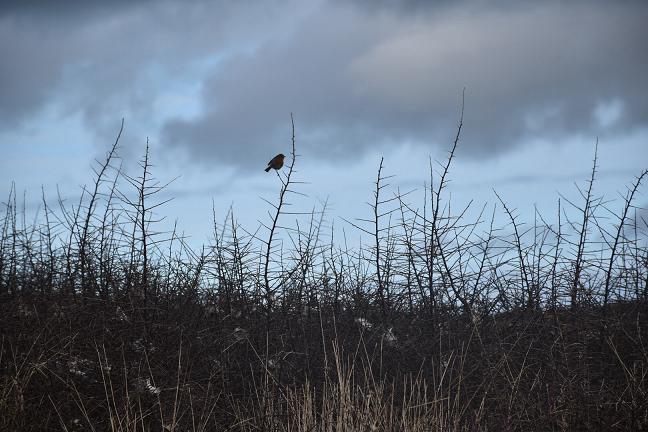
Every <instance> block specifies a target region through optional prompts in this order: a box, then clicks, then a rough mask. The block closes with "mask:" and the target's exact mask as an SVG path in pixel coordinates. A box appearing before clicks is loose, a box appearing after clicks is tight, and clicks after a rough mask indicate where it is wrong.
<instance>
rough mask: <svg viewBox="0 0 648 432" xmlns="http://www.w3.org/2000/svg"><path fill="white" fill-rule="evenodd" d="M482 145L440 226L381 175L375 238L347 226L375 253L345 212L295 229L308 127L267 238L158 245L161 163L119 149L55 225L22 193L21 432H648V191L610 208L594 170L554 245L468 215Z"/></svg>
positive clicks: (10, 344)
mask: <svg viewBox="0 0 648 432" xmlns="http://www.w3.org/2000/svg"><path fill="white" fill-rule="evenodd" d="M460 131H461V124H460V126H459V128H458V131H457V135H456V139H455V141H454V145H453V148H452V150H451V152H450V153H449V157H448V159H447V161H445V162H444V163H442V164H439V165H438V167H439V168H438V169H437V165H435V164H432V163H431V165H430V183H429V184H426V185H425V186H424V189H425V198H424V200H423V202H419V203H412V202H410V197H411V195H409V194H407V193H400V191H399V190H398V189H397V188H394V187H392V186H390V185H389V184H388V183H387V182H388V181H389V178H388V177H386V176H385V175H384V170H385V167H384V166H383V162H382V161H381V163H380V167H379V169H378V173H377V177H376V181H375V188H374V190H373V196H372V197H371V200H370V203H371V204H370V207H371V208H370V212H369V214H368V217H367V219H366V220H352V221H346V222H344V223H345V224H348V225H347V226H349V225H351V226H353V229H357V230H360V231H361V232H363V233H364V234H363V238H365V239H370V243H369V244H365V246H363V247H360V248H352V247H349V246H347V245H346V242H345V241H344V239H338V238H336V232H338V231H336V230H335V229H334V228H333V226H332V224H331V223H330V222H329V221H327V213H326V209H325V206H324V208H321V209H314V210H312V211H310V212H305V213H303V212H299V211H298V210H297V209H294V208H292V207H290V206H289V204H290V199H291V196H293V195H294V194H295V193H299V191H298V186H299V183H298V182H296V181H295V173H296V170H295V166H296V163H297V162H298V158H297V154H296V151H295V136H294V126H293V138H292V152H291V155H290V157H287V158H286V160H287V166H286V167H285V168H284V171H283V172H278V173H277V174H276V175H278V176H279V179H280V180H281V190H280V194H279V197H278V199H277V201H275V202H268V203H267V205H268V206H271V213H270V216H269V218H268V220H269V221H268V224H267V225H262V226H260V227H259V228H258V229H257V230H256V231H247V230H245V229H244V228H243V227H241V226H239V225H238V223H237V221H236V218H235V217H234V215H233V213H232V212H230V213H229V214H228V215H226V217H225V218H224V219H223V220H222V222H219V221H218V220H217V217H216V216H215V217H214V232H213V241H212V243H211V244H209V245H206V246H205V247H203V248H202V249H201V250H195V248H191V247H189V245H188V244H187V243H186V241H185V239H184V238H182V236H180V235H178V233H177V232H175V231H172V232H161V231H160V228H159V227H160V224H159V223H158V222H159V220H160V216H159V214H160V213H161V212H162V211H163V210H162V209H161V206H162V205H163V204H164V201H163V200H161V199H159V198H158V197H159V196H160V194H159V192H160V191H161V190H162V189H163V188H164V186H165V184H164V183H160V182H158V181H157V180H156V179H155V178H154V173H153V172H152V170H151V162H150V155H149V150H148V146H147V149H146V152H145V155H144V157H143V158H142V160H141V162H140V168H141V169H140V172H139V173H136V174H127V173H125V172H122V169H121V165H120V164H119V158H118V142H119V137H118V138H117V140H116V142H115V144H114V145H113V147H112V148H111V149H110V151H109V152H108V153H107V156H106V158H105V160H103V161H99V162H97V165H96V170H95V173H94V177H93V182H92V185H91V187H88V188H86V189H84V190H83V194H82V196H81V198H80V200H79V201H78V202H74V203H70V202H66V201H65V200H64V199H63V198H61V197H59V199H58V201H57V204H56V205H55V206H53V205H51V204H50V203H49V202H48V201H47V199H46V197H45V196H43V201H42V206H41V208H40V211H39V213H38V214H37V215H33V218H32V216H28V215H26V214H25V211H24V209H21V208H20V203H19V200H18V199H17V197H16V192H15V190H12V192H11V194H10V196H9V197H8V200H7V202H6V203H5V204H4V209H3V210H4V211H3V215H2V216H1V217H0V233H1V238H0V299H1V300H0V308H1V314H0V328H1V329H2V330H1V337H0V429H1V430H34V431H36V430H38V431H40V430H68V431H76V430H79V431H80V430H96V431H103V430H110V431H136V430H142V431H144V430H152V431H163V430H166V431H186V430H196V431H203V430H204V431H208V430H232V431H257V430H260V431H434V430H437V431H463V430H466V431H471V430H493V431H501V430H556V431H558V430H564V431H567V430H569V431H573V430H620V431H628V430H648V396H647V392H648V346H646V342H645V341H644V339H645V338H646V336H647V335H646V330H645V329H646V327H647V326H648V317H647V310H648V309H647V308H646V305H647V303H648V244H647V242H646V240H647V237H646V232H647V229H648V224H647V221H646V220H645V219H642V218H641V216H640V214H639V213H638V212H637V209H636V207H635V206H634V200H635V198H636V195H637V194H639V193H640V192H641V183H642V181H643V180H645V177H646V176H647V175H648V173H647V172H643V173H641V174H640V175H639V176H638V177H637V178H636V179H635V180H634V182H633V183H632V184H631V185H630V187H629V189H628V191H627V194H626V195H625V198H624V200H622V201H620V202H619V201H616V202H610V201H606V200H604V199H603V198H601V197H597V196H596V194H595V187H594V186H595V180H596V173H597V161H596V157H595V159H594V163H593V168H592V172H591V176H590V178H589V180H588V181H587V183H586V185H585V187H584V188H583V190H582V194H581V195H582V199H581V200H580V201H578V202H567V201H566V199H561V201H559V202H558V207H557V215H556V216H555V221H554V222H551V223H550V222H547V218H546V217H544V216H543V215H540V214H537V216H536V220H535V221H534V223H533V224H532V225H527V224H524V223H523V222H522V221H520V220H519V218H518V217H517V216H516V214H515V212H514V211H513V210H512V209H510V208H509V207H508V206H507V205H506V203H505V200H504V199H503V198H500V197H499V196H498V200H499V202H497V203H496V204H495V205H493V206H492V207H484V208H483V209H481V210H480V211H476V212H471V211H469V210H468V209H466V208H461V209H458V210H454V209H452V208H451V206H450V201H449V199H448V197H446V196H445V191H446V189H447V182H448V179H449V175H450V167H451V162H452V159H453V157H454V151H455V148H456V146H457V143H458V142H459V137H460ZM120 134H121V132H120ZM567 206H569V207H570V208H571V210H570V211H566V210H565V208H566V207H567ZM470 214H476V215H477V216H475V217H474V218H472V219H470V217H469V215H470ZM574 214H578V218H576V219H574V218H573V215H574ZM497 215H500V216H502V217H503V220H504V221H505V223H504V224H501V225H500V224H499V223H498V220H497ZM552 219H554V218H552ZM291 221H295V222H294V223H292V222H291Z"/></svg>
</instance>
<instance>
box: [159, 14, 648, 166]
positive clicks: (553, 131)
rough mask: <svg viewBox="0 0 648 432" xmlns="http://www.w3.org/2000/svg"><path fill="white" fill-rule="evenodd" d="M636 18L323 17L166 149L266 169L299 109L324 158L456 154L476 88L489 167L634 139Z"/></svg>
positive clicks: (640, 85)
mask: <svg viewBox="0 0 648 432" xmlns="http://www.w3.org/2000/svg"><path fill="white" fill-rule="evenodd" d="M637 9H641V10H642V11H645V10H646V9H647V8H646V7H645V6H643V5H634V7H627V6H626V7H622V6H618V7H615V6H611V5H606V4H602V3H596V4H594V7H592V4H584V3H576V4H574V5H573V6H571V5H565V4H561V3H557V2H556V3H550V4H549V5H548V6H546V5H543V4H537V5H534V6H531V5H527V7H524V8H516V9H514V10H513V11H512V12H509V11H505V10H504V9H502V8H496V9H494V10H488V9H485V8H483V7H480V8H477V9H470V8H469V9H467V10H465V9H455V8H448V7H443V8H440V9H434V8H431V9H429V10H427V11H424V12H420V7H419V8H418V9H416V10H417V13H415V14H403V13H394V14H378V13H364V14H362V13H359V11H362V8H355V7H350V6H347V5H344V4H338V5H337V6H335V7H332V6H329V5H326V6H322V8H321V9H319V10H317V11H314V12H313V13H312V14H311V15H309V16H308V17H306V18H305V19H304V20H303V21H302V22H301V24H300V25H299V26H298V27H297V28H296V29H295V30H294V33H293V34H292V35H290V37H286V36H285V35H283V34H282V35H280V36H279V37H277V38H274V39H272V40H270V41H268V43H267V44H266V45H264V46H261V47H259V49H258V51H256V52H255V53H254V54H253V55H247V56H239V57H237V58H233V59H231V61H229V62H227V63H225V64H223V65H222V69H221V70H219V71H218V73H217V74H216V75H215V76H213V77H212V78H211V79H210V80H209V81H208V83H207V85H206V86H205V87H204V92H203V99H204V100H205V101H210V104H209V105H208V106H207V110H206V112H205V113H204V115H203V116H202V118H199V119H195V120H190V121H185V120H181V121H175V122H171V123H170V124H169V125H168V126H167V139H168V141H167V142H168V143H171V144H172V145H181V146H186V147H187V148H189V149H190V151H191V152H192V153H194V154H196V155H197V158H198V159H201V160H216V159H218V160H222V161H224V162H227V163H241V162H240V161H242V160H245V159H246V157H248V158H249V159H252V160H254V161H257V160H258V159H259V158H262V155H267V154H270V153H273V151H274V150H275V149H285V148H286V147H287V145H288V137H289V131H288V127H287V126H288V113H289V112H291V111H293V112H295V113H296V118H297V125H298V133H299V135H300V137H299V138H300V140H299V141H300V146H301V150H302V152H307V153H308V154H309V155H311V157H329V158H332V159H340V158H353V157H355V155H357V154H358V153H361V152H363V151H365V150H367V149H375V148H380V147H381V146H388V145H394V144H395V143H400V142H404V141H405V142H414V143H419V144H421V145H429V144H438V143H443V145H445V146H447V145H448V144H449V143H450V141H451V138H452V136H453V134H454V130H455V127H456V123H457V120H458V111H459V106H460V95H461V89H462V88H463V87H464V86H465V87H466V88H467V90H466V94H467V101H466V117H465V129H464V135H463V142H462V146H463V148H465V149H466V150H465V151H466V153H467V154H470V155H473V156H476V157H481V156H484V155H490V154H493V153H497V152H499V151H504V150H507V149H510V148H511V147H513V146H514V145H515V144H516V143H519V142H521V141H522V140H524V139H527V138H535V137H538V136H542V137H549V138H551V137H553V138H556V139H558V138H560V137H563V136H566V135H574V134H576V135H581V134H582V135H589V136H591V137H592V139H593V138H594V137H595V136H596V135H604V134H606V133H607V134H610V133H615V132H619V131H623V130H627V129H628V128H630V129H632V128H635V127H638V126H641V125H645V123H646V119H648V103H647V101H646V99H645V98H644V97H642V96H641V94H642V93H643V92H644V91H645V90H647V89H646V84H647V82H646V80H645V79H644V77H645V76H648V58H647V57H648V54H647V53H646V51H645V49H644V47H643V41H644V40H646V39H647V37H648V31H647V30H645V26H644V23H643V19H642V16H643V14H642V13H638V12H639V11H638V10H637ZM638 89H642V90H640V91H638ZM609 107H612V108H615V107H616V108H615V109H614V110H610V109H609ZM621 107H622V108H623V109H620V108H621ZM612 120H613V121H612Z"/></svg>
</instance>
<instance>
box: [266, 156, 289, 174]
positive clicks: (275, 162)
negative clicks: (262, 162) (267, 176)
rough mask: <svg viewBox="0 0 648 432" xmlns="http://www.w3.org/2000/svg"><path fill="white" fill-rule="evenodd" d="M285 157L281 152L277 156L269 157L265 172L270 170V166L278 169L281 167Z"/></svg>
mask: <svg viewBox="0 0 648 432" xmlns="http://www.w3.org/2000/svg"><path fill="white" fill-rule="evenodd" d="M285 157H286V156H284V155H283V153H279V154H278V155H277V156H275V157H273V158H272V159H270V162H268V167H267V168H266V169H265V172H268V171H270V169H271V168H272V169H276V170H280V169H281V167H283V164H284V159H285Z"/></svg>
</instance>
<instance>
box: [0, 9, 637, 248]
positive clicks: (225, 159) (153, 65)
mask: <svg viewBox="0 0 648 432" xmlns="http://www.w3.org/2000/svg"><path fill="white" fill-rule="evenodd" d="M646 19H648V3H647V2H645V1H616V2H609V1H597V0H590V1H585V0H574V1H570V2H564V1H558V0H549V1H542V2H540V1H528V0H521V1H510V0H495V1H489V2H486V1H481V0H464V1H454V2H450V1H443V0H439V1H415V0H411V1H408V0H405V1H400V2H397V1H390V0H378V1H370V0H331V1H321V0H306V1H289V0H288V1H278V0H277V1H275V0H269V1H255V0H246V1H225V0H222V1H206V0H195V1H184V2H181V1H150V0H138V1H115V2H110V3H108V2H102V1H82V0H62V1H58V2H39V1H5V2H2V4H1V5H0V58H1V59H2V61H1V62H0V95H1V96H0V196H5V197H6V196H7V195H8V193H9V189H10V188H11V184H12V182H14V183H15V187H16V189H17V190H18V191H19V194H22V193H23V191H24V197H25V200H26V207H27V208H28V209H31V210H35V209H36V208H37V206H38V203H39V200H40V194H41V187H43V188H44V189H45V191H46V194H47V195H48V196H49V197H50V198H49V199H50V200H52V201H54V200H55V199H56V193H57V192H56V191H57V188H58V190H60V191H61V193H62V194H63V195H64V197H66V198H69V199H70V201H72V200H73V199H74V198H75V197H78V195H79V193H80V191H81V188H82V186H83V185H84V184H89V183H90V182H91V181H92V171H91V168H92V164H93V160H95V159H96V158H99V159H101V158H102V157H103V155H104V154H105V152H106V151H107V150H108V149H109V148H110V146H111V144H112V143H113V142H114V140H115V137H116V135H117V132H118V130H119V126H120V123H121V119H122V118H123V119H124V122H125V127H124V132H123V135H122V137H121V141H120V149H119V154H120V156H121V158H122V161H123V164H124V168H125V170H127V171H128V172H130V173H134V172H136V171H135V169H136V163H137V161H138V160H139V158H141V156H142V154H143V153H144V151H145V147H146V142H147V140H148V142H149V143H150V146H151V160H152V162H153V164H154V168H153V174H154V175H155V176H156V178H158V179H159V180H160V181H161V182H163V183H164V182H166V181H169V180H171V179H174V178H176V177H177V179H176V180H175V181H174V182H173V183H172V184H171V185H170V186H169V187H168V189H167V190H166V191H165V192H164V194H165V195H164V196H163V197H164V198H166V197H174V200H173V201H172V202H170V203H168V204H167V205H165V206H164V207H163V208H162V209H161V210H160V212H161V213H162V214H163V215H165V216H166V217H167V218H168V219H167V223H170V222H169V221H175V220H178V225H179V227H180V229H181V230H182V231H185V232H186V233H187V234H188V235H190V236H191V238H192V239H193V241H195V242H197V243H199V242H204V241H207V239H208V238H209V236H210V233H211V221H212V203H213V206H214V210H215V212H216V217H217V218H219V217H220V218H223V217H225V215H226V214H227V211H228V209H229V208H230V207H233V208H234V211H235V214H236V216H237V217H238V219H239V221H240V222H241V224H242V225H244V226H247V227H248V229H249V230H251V231H253V230H254V227H255V226H256V225H257V224H258V221H267V211H268V209H269V206H268V205H267V204H266V203H265V202H264V199H269V200H274V199H275V198H276V194H277V192H278V188H279V186H280V183H279V179H278V178H277V176H276V175H275V174H274V173H269V174H266V173H265V172H264V171H263V169H264V168H265V166H266V163H267V161H268V160H269V159H270V158H271V157H273V156H274V155H275V154H277V153H280V152H282V153H285V154H288V153H289V152H290V142H291V123H290V115H291V113H292V114H293V115H294V120H295V132H296V142H297V153H298V154H299V158H298V160H297V165H296V168H297V173H296V179H297V180H299V181H300V182H303V183H300V184H299V185H297V188H298V190H299V192H301V193H303V194H304V196H299V197H297V198H295V202H294V204H295V208H296V209H298V210H303V211H310V209H311V208H313V206H316V207H317V206H321V205H322V203H324V202H327V209H328V213H327V220H328V221H329V222H331V223H333V224H335V225H337V226H344V225H345V223H346V222H344V219H347V220H353V219H354V218H356V217H366V216H367V215H368V211H369V208H368V207H367V206H366V204H365V203H366V202H367V201H368V200H370V199H371V194H372V183H373V181H374V179H375V176H376V170H377V168H378V164H379V162H380V159H381V158H384V161H385V162H384V164H385V168H384V172H385V174H386V175H393V176H394V177H393V178H391V179H390V184H391V185H392V187H391V189H390V193H393V192H395V191H397V190H399V189H400V190H401V191H409V190H414V192H413V194H412V195H411V197H412V199H413V200H415V201H417V200H418V201H419V203H418V204H416V206H421V205H422V203H420V199H421V196H422V191H423V185H424V182H426V181H428V180H429V163H430V160H432V161H443V160H444V159H445V158H446V156H447V152H448V150H449V149H450V148H451V146H452V142H453V139H454V136H455V134H456V129H457V124H458V122H459V119H460V113H461V109H462V95H463V94H465V102H464V117H463V129H462V134H461V137H460V141H459V144H458V148H457V153H456V158H455V160H454V163H453V165H452V169H451V172H450V178H451V183H450V186H449V188H448V193H449V194H450V193H451V194H452V197H453V200H455V202H457V203H458V204H459V205H460V204H461V203H465V202H468V201H469V200H471V199H474V200H475V202H476V203H477V204H476V205H477V207H480V206H481V205H483V204H484V203H491V204H492V203H494V202H496V200H497V198H496V196H495V194H494V190H495V191H497V193H498V194H500V196H501V197H502V198H503V199H504V200H505V201H507V202H508V203H509V204H510V206H511V207H512V208H515V209H516V214H519V215H520V216H521V217H522V218H523V219H526V220H527V221H529V220H530V219H532V218H533V214H534V209H535V208H539V209H540V210H541V211H542V212H543V213H545V214H553V213H554V211H555V206H556V201H557V199H558V198H559V197H560V196H561V194H562V196H563V197H565V198H572V199H577V196H578V195H577V189H576V187H575V185H580V186H582V185H584V182H585V181H586V180H587V178H588V175H589V171H590V169H591V164H592V158H593V155H594V148H595V143H596V142H597V141H598V149H599V167H598V168H599V172H598V175H597V178H598V182H597V183H596V186H595V193H596V194H597V195H606V196H608V197H610V198H614V197H617V196H618V194H619V193H621V194H623V193H624V191H625V188H626V186H627V185H629V184H630V183H632V181H633V180H634V177H635V176H636V175H638V174H640V173H641V172H642V170H644V169H646V168H648V97H646V95H647V94H648V79H646V77H647V76H648V50H646V44H647V43H648V27H647V26H646V25H645V22H646ZM464 92H465V93H464ZM0 200H3V199H0ZM637 204H638V205H640V206H644V207H647V206H648V195H646V193H645V191H643V190H642V191H641V193H640V194H639V196H638V201H637ZM347 227H348V229H352V228H351V227H350V226H348V225H347Z"/></svg>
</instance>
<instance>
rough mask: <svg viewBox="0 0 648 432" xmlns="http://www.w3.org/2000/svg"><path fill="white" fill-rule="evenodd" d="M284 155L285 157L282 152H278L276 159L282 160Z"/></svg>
mask: <svg viewBox="0 0 648 432" xmlns="http://www.w3.org/2000/svg"><path fill="white" fill-rule="evenodd" d="M285 157H286V156H284V154H283V153H279V154H278V155H277V159H282V160H283V159H284V158H285Z"/></svg>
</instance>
